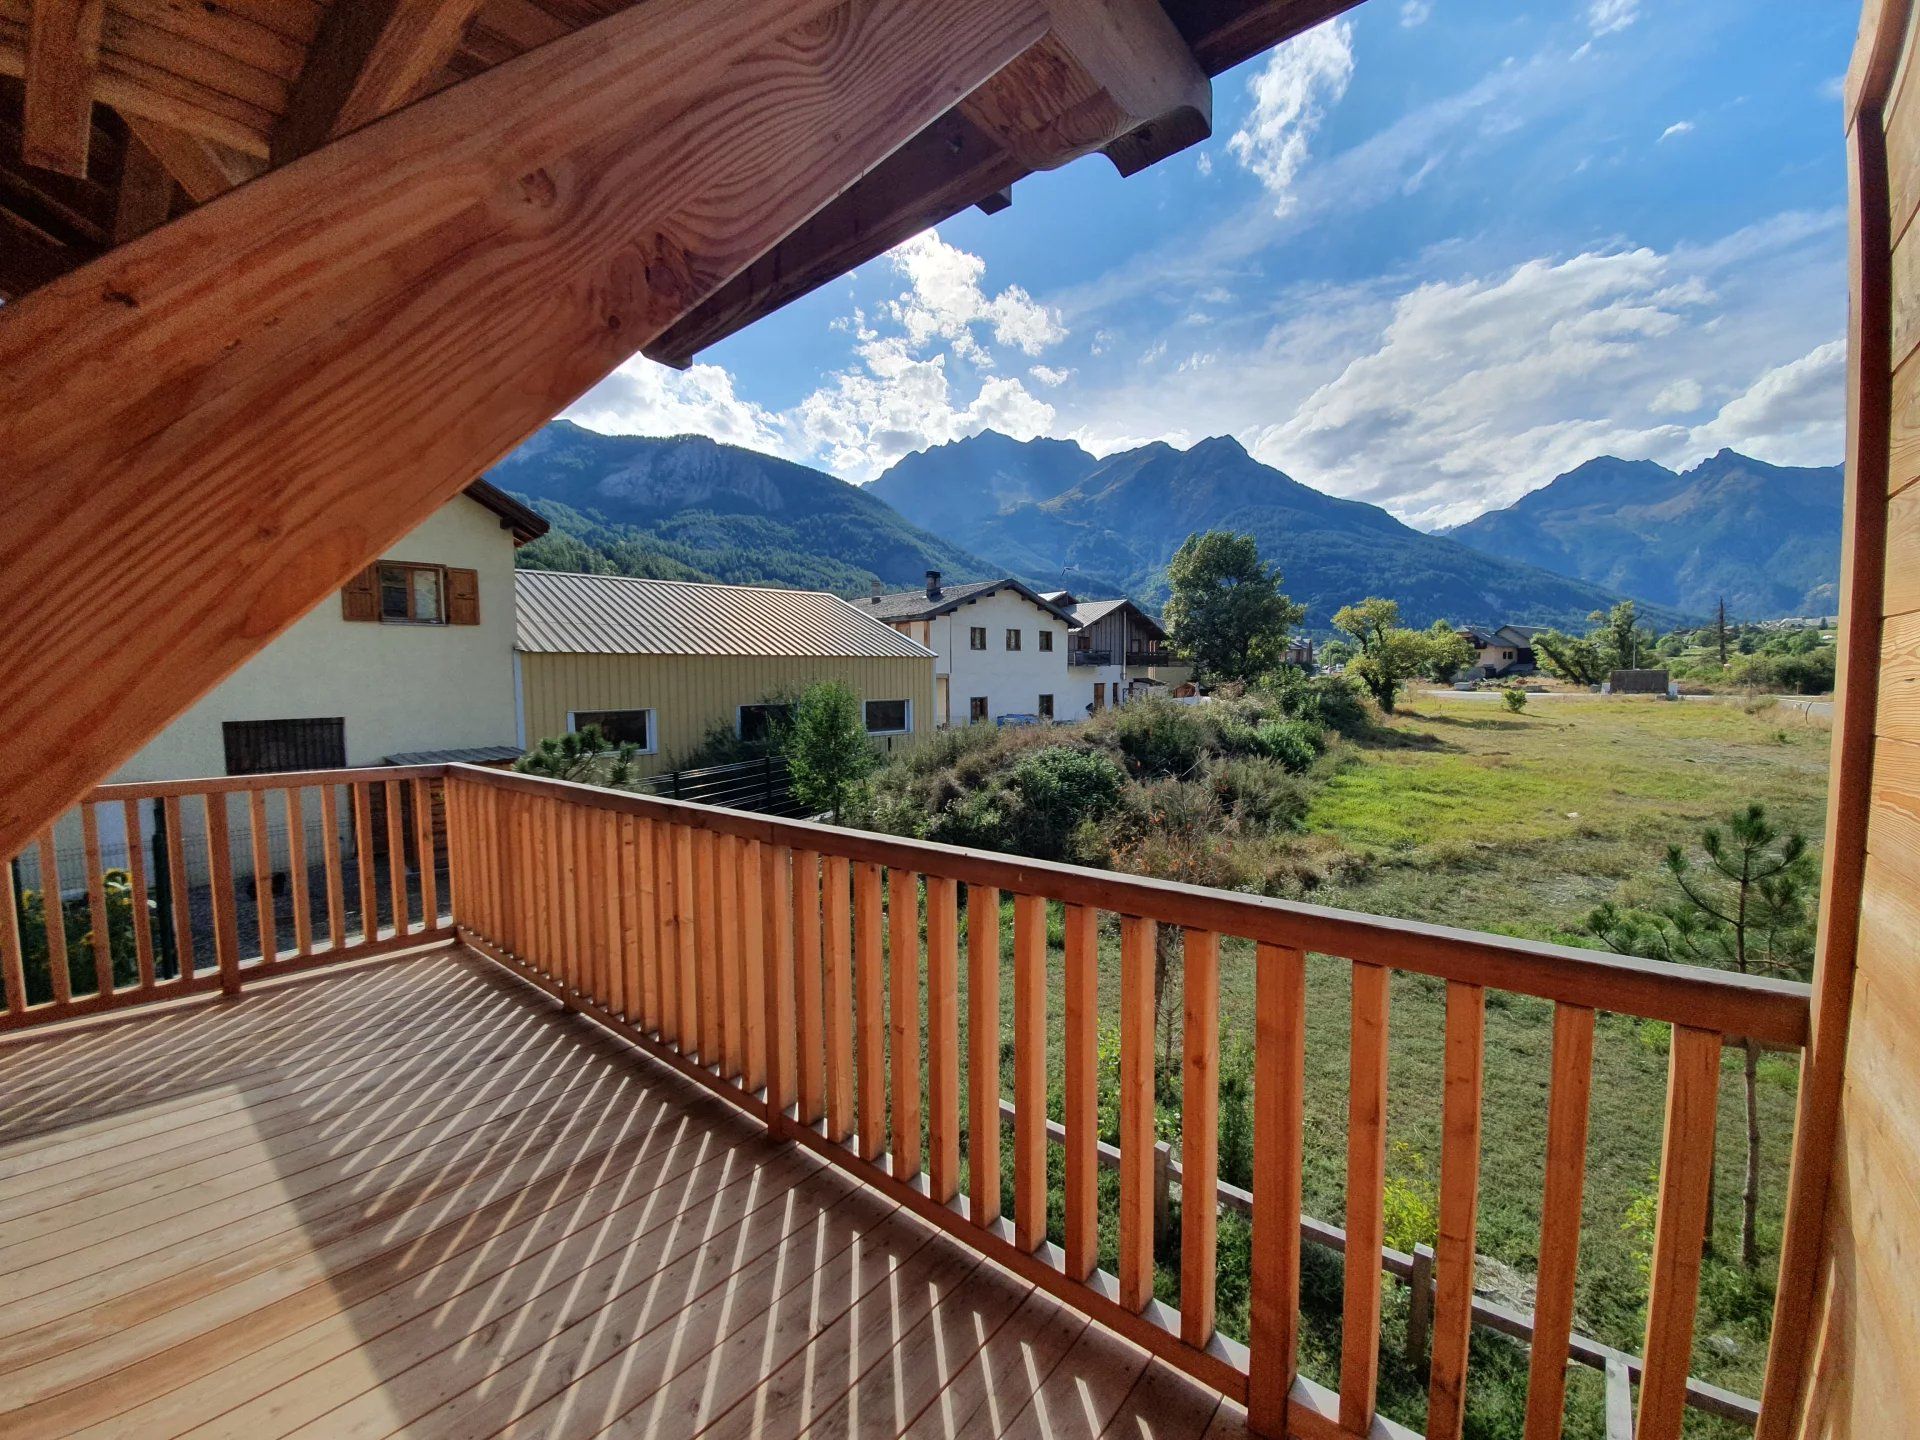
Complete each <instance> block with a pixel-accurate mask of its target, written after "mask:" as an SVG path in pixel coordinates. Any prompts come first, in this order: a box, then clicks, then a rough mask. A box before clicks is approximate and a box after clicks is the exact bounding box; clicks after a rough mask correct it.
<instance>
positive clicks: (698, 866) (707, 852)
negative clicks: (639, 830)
mask: <svg viewBox="0 0 1920 1440" xmlns="http://www.w3.org/2000/svg"><path fill="white" fill-rule="evenodd" d="M713 857H714V836H713V832H712V831H711V830H708V829H705V828H701V829H697V830H695V831H694V832H693V897H694V901H695V904H694V927H695V929H694V935H695V940H694V945H695V947H696V949H697V951H698V957H697V958H698V960H699V962H700V963H699V985H700V1063H701V1064H702V1065H705V1066H706V1067H707V1068H708V1069H718V1070H720V1071H721V1072H722V1073H724V1072H725V1056H724V1052H725V1046H726V1033H727V1016H726V997H725V996H724V995H723V994H722V993H721V990H720V926H719V913H720V897H719V890H718V886H716V885H715V884H714V858H713Z"/></svg>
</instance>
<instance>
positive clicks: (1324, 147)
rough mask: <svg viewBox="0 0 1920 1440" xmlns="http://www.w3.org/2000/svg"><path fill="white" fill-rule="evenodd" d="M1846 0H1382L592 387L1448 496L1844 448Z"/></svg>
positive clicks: (918, 442) (597, 407)
mask: <svg viewBox="0 0 1920 1440" xmlns="http://www.w3.org/2000/svg"><path fill="white" fill-rule="evenodd" d="M1856 19H1857V8H1856V7H1855V6H1854V5H1853V4H1851V3H1847V0H1685V3H1674V0H1561V3H1544V0H1534V3H1520V0H1368V3H1366V4H1363V5H1361V6H1360V7H1359V8H1358V9H1357V10H1354V11H1352V12H1349V14H1348V15H1347V16H1345V17H1343V18H1341V19H1339V20H1336V21H1333V22H1331V23H1329V24H1327V25H1324V26H1321V27H1319V28H1318V29H1316V30H1314V31H1311V32H1309V33H1308V34H1306V35H1303V36H1301V37H1299V38H1297V39H1295V40H1293V41H1291V42H1289V43H1288V44H1287V45H1284V46H1282V47H1280V48H1279V49H1278V50H1276V51H1273V52H1271V53H1270V54H1269V55H1266V56H1262V57H1258V58H1256V59H1255V60H1253V61H1251V62H1249V63H1248V64H1246V65H1244V66H1241V67H1240V68H1239V69H1237V70H1234V71H1231V72H1229V73H1227V74H1225V75H1222V76H1220V77H1219V78H1218V79H1216V80H1215V82H1214V135H1213V138H1212V139H1211V140H1209V141H1207V142H1206V143H1205V144H1204V145H1200V146H1196V147H1194V148H1193V149H1191V150H1189V151H1187V152H1185V153H1184V154H1181V155H1179V156H1176V157H1174V158H1173V159H1171V160H1168V161H1166V162H1163V163H1162V164H1161V165H1159V166H1157V167H1155V168H1154V169H1152V170H1149V171H1147V172H1145V173H1144V174H1141V175H1138V176H1135V177H1134V178H1133V179H1131V180H1125V181H1123V180H1121V179H1120V178H1119V176H1118V175H1117V174H1116V173H1115V172H1114V170H1113V168H1112V166H1111V165H1110V164H1108V162H1107V161H1105V160H1104V159H1102V158H1101V157H1098V156H1093V157H1089V158H1086V159H1083V160H1080V161H1076V162H1075V163H1073V164H1071V165H1069V166H1066V167H1064V168H1062V169H1061V170H1058V171H1055V172H1052V173H1050V174H1043V175H1036V176H1032V177H1030V178H1028V179H1026V180H1023V181H1021V182H1020V183H1019V184H1018V185H1017V186H1015V188H1014V203H1013V207H1012V208H1011V209H1009V210H1006V211H1003V212H1002V213H1001V214H999V215H997V216H992V217H989V216H984V215H981V214H979V213H978V212H974V211H970V212H968V213H966V214H964V215H962V216H959V217H956V218H955V219H954V220H952V221H949V222H948V223H946V224H944V225H942V226H940V227H939V229H938V230H937V232H934V233H932V234H929V235H924V236H921V237H919V238H918V239H916V240H913V241H910V242H908V243H907V244H906V245H904V246H902V247H900V248H899V249H897V250H895V251H894V252H893V253H892V254H891V255H889V256H887V257H885V258H882V259H880V260H876V261H874V262H872V263H870V264H868V265H865V266H863V267H861V268H860V270H859V271H857V272H856V273H854V274H853V275H850V276H848V277H845V278H843V279H841V280H839V281H836V282H835V283H833V284H831V285H828V286H826V287H824V288H823V289H822V290H820V291H819V292H817V293H815V294H814V295H812V296H809V297H807V298H806V299H804V300H802V301H800V302H798V303H796V304H794V305H792V306H790V307H788V308H787V309H786V310H784V311H782V312H780V313H779V314H777V315H774V316H771V317H769V318H768V319H766V320H763V321H762V322H760V323H759V324H758V325H757V326H755V327H753V328H752V329H750V330H748V331H746V332H743V333H742V334H740V335H738V336H735V337H734V338H732V339H730V340H728V341H726V342H724V343H722V344H720V345H718V346H715V347H714V348H713V349H711V350H709V351H707V352H706V353H705V354H704V355H703V356H702V357H701V359H700V362H699V363H698V364H696V365H695V366H694V367H693V369H691V370H690V371H687V372H685V373H677V372H673V371H669V370H665V369H663V368H661V367H659V366H656V365H653V364H651V363H650V362H647V361H644V360H635V361H633V362H631V363H630V364H628V365H627V366H624V367H622V369H621V370H620V371H619V372H617V373H616V374H615V375H614V376H612V377H610V378H609V379H608V380H607V381H605V382H603V383H602V384H601V385H600V386H598V387H596V388H595V390H594V391H593V392H591V393H590V394H589V395H588V396H586V397H585V398H584V399H583V400H582V401H581V402H580V403H579V404H578V405H576V406H575V407H573V409H572V410H571V411H570V412H569V413H570V414H572V415H573V417H574V418H575V419H578V420H580V421H581V422H582V423H585V424H588V425H591V426H593V427H594V428H596V429H602V430H608V431H615V432H624V433H645V434H677V433H684V432H695V433H702V434H709V435H713V436H715V437H716V438H719V439H723V440H729V441H733V442H735V443H740V444H745V445H750V446H753V447H755V448H757V449H762V450H767V451H770V452H774V453H778V454H783V455H788V456H791V457H792V458H794V459H798V460H803V461H806V462H808V463H810V464H815V465H818V466H820V467H821V468H823V469H826V470H829V471H831V472H832V473H834V474H837V475H840V476H842V477H843V478H845V479H848V480H852V481H865V480H868V479H871V478H873V476H875V475H877V474H879V473H880V472H881V471H882V470H883V469H885V468H886V466H887V465H889V464H891V463H892V462H893V461H894V460H897V459H898V458H899V457H900V456H901V455H903V454H905V453H907V452H908V451H911V450H916V449H922V448H925V447H926V446H928V445H932V444H939V443H944V442H946V441H950V440H953V439H957V438H959V437H961V436H964V435H966V434H970V433H973V432H975V431H977V430H980V429H982V428H986V427H988V426H991V427H993V428H995V429H1000V430H1004V431H1007V432H1009V433H1012V434H1015V435H1020V436H1022V437H1025V436H1030V435H1036V434H1046V435H1056V436H1063V437H1069V438H1072V439H1076V440H1078V441H1079V442H1080V443H1081V444H1083V445H1085V446H1086V447H1087V448H1088V449H1090V450H1092V451H1094V452H1095V453H1096V454H1106V453H1111V452H1112V451H1115V450H1119V449H1125V448H1128V447H1130V446H1133V445H1138V444H1143V443H1146V442H1148V441H1152V440H1167V441H1170V442H1172V443H1174V444H1178V445H1185V444H1190V443H1192V442H1193V441H1195V440H1198V439H1201V438H1203V437H1205V436H1207V435H1215V434H1231V435H1234V436H1236V437H1237V438H1238V439H1239V440H1240V441H1241V442H1242V443H1243V444H1245V445H1246V446H1247V447H1248V448H1249V449H1250V450H1252V451H1253V453H1254V454H1256V455H1257V456H1259V457H1260V458H1261V459H1262V460H1265V461H1266V462H1268V463H1269V464H1272V465H1274V466H1277V467H1278V468H1280V469H1282V470H1285V471H1286V472H1287V473H1289V474H1291V475H1293V476H1294V477H1295V478H1296V479H1300V480H1303V481H1306V482H1307V483H1308V484H1312V485H1316V486H1318V487H1320V488H1321V489H1324V490H1327V491H1329V492H1331V493H1334V494H1339V495H1345V496H1350V497H1353V498H1357V499H1364V500H1368V501H1371V502H1373V503H1375V504H1379V505H1384V506H1385V507H1386V508H1388V509H1389V510H1391V511H1393V512H1394V513H1395V514H1397V515H1399V516H1400V517H1401V518H1402V519H1405V520H1407V521H1409V522H1410V523H1413V524H1417V525H1421V526H1423V527H1432V526H1436V525H1444V524H1453V523H1458V522H1459V521H1462V520H1465V519H1468V518H1470V517H1471V516H1473V515H1475V514H1477V513H1479V512H1480V511H1482V510H1484V509H1487V508H1489V507H1492V506H1498V505H1502V504H1506V503H1508V502H1510V501H1511V500H1513V499H1515V498H1517V497H1518V496H1519V495H1521V494H1523V493H1524V492H1525V491H1527V490H1530V489H1533V488H1535V487H1536V486H1538V485H1541V484H1544V483H1545V482H1546V481H1548V480H1550V479H1551V478H1552V477H1553V476H1554V475H1555V474H1557V473H1560V472H1561V471H1563V470H1566V469H1569V468H1571V467H1572V466H1573V465H1575V464H1578V463H1579V462H1580V461H1582V460H1584V459H1587V458H1589V457H1591V456H1593V455H1596V454H1608V453H1610V454H1619V455H1625V456H1629V457H1634V458H1638V457H1642V456H1645V457H1650V458H1653V459H1657V460H1660V461H1662V462H1663V463H1666V464H1670V465H1676V466H1684V465H1688V464H1692V463H1694V462H1695V461H1697V460H1699V459H1701V458H1703V457H1704V456H1706V455H1710V454H1712V453H1713V452H1714V451H1716V450H1718V449H1720V448H1721V447H1722V446H1732V447H1733V448H1735V449H1739V450H1743V451H1746V452H1747V453H1750V454H1754V455H1757V456H1758V457H1760V458H1761V459H1765V460H1771V461H1774V462H1776V463H1780V464H1826V463H1832V462H1835V461H1837V460H1838V459H1839V458H1840V454H1841V444H1842V435H1843V413H1842V401H1841V395H1842V388H1843V381H1844V371H1845V356H1844V346H1843V343H1842V338H1843V336H1844V332H1845V320H1846V217H1845V209H1844V203H1845V198H1846V176H1845V169H1844V163H1843V156H1842V149H1841V128H1840V101H1839V81H1840V76H1841V74H1842V72H1843V71H1844V69H1845V66H1846V61H1847V56H1848V52H1849V50H1850V49H1851V46H1852V40H1853V30H1854V25H1855V22H1856Z"/></svg>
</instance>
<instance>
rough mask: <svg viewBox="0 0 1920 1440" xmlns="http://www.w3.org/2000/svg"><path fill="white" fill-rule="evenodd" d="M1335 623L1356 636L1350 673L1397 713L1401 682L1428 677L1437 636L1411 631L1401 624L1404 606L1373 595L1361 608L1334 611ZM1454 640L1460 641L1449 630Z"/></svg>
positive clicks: (1360, 604) (1359, 605)
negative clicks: (1422, 676)
mask: <svg viewBox="0 0 1920 1440" xmlns="http://www.w3.org/2000/svg"><path fill="white" fill-rule="evenodd" d="M1333 623H1334V624H1335V625H1336V626H1338V627H1339V628H1340V629H1342V630H1344V631H1346V632H1347V634H1349V635H1351V636H1352V637H1353V644H1354V649H1355V651H1356V652H1357V653H1356V654H1355V656H1354V658H1353V659H1352V660H1351V661H1350V662H1349V663H1348V665H1347V673H1348V674H1349V675H1352V676H1354V677H1355V678H1356V679H1358V680H1359V681H1360V683H1361V684H1362V685H1365V686H1366V687H1367V691H1368V693H1369V694H1371V695H1372V696H1373V698H1374V699H1375V700H1376V701H1377V702H1379V705H1380V708H1381V709H1382V710H1384V711H1386V712H1387V713H1388V714H1389V715H1391V714H1392V713H1393V699H1394V694H1395V692H1396V691H1398V690H1399V688H1400V685H1401V682H1402V681H1405V680H1410V679H1412V678H1413V677H1415V676H1416V675H1424V674H1426V673H1427V672H1428V671H1429V669H1431V667H1432V665H1433V661H1434V653H1433V652H1434V635H1433V633H1432V632H1429V631H1424V630H1409V629H1406V628H1405V627H1404V626H1402V625H1401V623H1400V606H1399V605H1398V604H1397V603H1396V602H1395V601H1392V600H1383V599H1381V598H1380V597H1379V596H1377V595H1376V596H1371V597H1369V598H1368V599H1365V600H1362V601H1361V602H1360V603H1359V604H1357V605H1344V606H1342V607H1341V608H1340V609H1339V610H1337V611H1335V612H1334V616H1333ZM1447 633H1448V636H1449V638H1450V639H1454V638H1458V637H1455V636H1454V635H1453V632H1452V631H1451V630H1449V631H1448V632H1447Z"/></svg>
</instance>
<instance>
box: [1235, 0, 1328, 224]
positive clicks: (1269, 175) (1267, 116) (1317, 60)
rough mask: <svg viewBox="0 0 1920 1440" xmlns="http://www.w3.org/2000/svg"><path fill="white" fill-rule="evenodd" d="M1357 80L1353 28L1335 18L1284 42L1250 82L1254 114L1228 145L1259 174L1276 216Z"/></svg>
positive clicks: (1290, 200) (1289, 202)
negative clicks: (1318, 136) (1334, 109)
mask: <svg viewBox="0 0 1920 1440" xmlns="http://www.w3.org/2000/svg"><path fill="white" fill-rule="evenodd" d="M1352 78H1353V27H1352V26H1351V25H1349V24H1348V23H1347V22H1346V21H1344V20H1335V21H1332V22H1330V23H1328V24H1325V25H1320V26H1316V27H1315V28H1314V29H1312V30H1309V31H1307V32H1306V33H1305V34H1303V35H1299V36H1296V37H1295V38H1294V39H1292V40H1289V41H1288V42H1287V43H1286V44H1284V45H1281V46H1279V47H1278V48H1277V49H1275V50H1274V52H1273V54H1272V55H1271V56H1270V57H1269V58H1268V60H1267V63H1266V64H1265V66H1263V67H1262V68H1261V70H1260V72H1259V73H1258V74H1257V75H1255V76H1254V77H1253V79H1252V80H1251V81H1250V82H1249V83H1248V88H1249V91H1250V93H1251V95H1252V97H1253V112H1252V114H1250V115H1249V116H1248V117H1247V119H1246V123H1245V124H1243V125H1242V126H1241V127H1240V128H1239V129H1238V130H1236V131H1234V132H1233V135H1232V137H1231V138H1229V139H1228V141H1227V148H1228V149H1229V150H1231V151H1232V152H1233V154H1234V156H1235V157H1236V158H1237V159H1238V160H1239V161H1240V163H1241V164H1242V165H1244V166H1245V167H1246V168H1247V169H1249V170H1251V171H1252V172H1253V173H1254V174H1255V175H1258V176H1259V177H1260V180H1261V182H1262V183H1263V184H1264V185H1265V186H1266V188H1267V191H1268V193H1269V194H1270V195H1271V196H1272V197H1273V208H1274V212H1275V213H1276V214H1280V215H1284V214H1286V213H1287V212H1288V211H1289V210H1291V209H1292V208H1293V206H1294V203H1295V202H1294V196H1293V184H1294V177H1295V176H1297V175H1298V174H1299V173H1300V168H1301V166H1303V165H1305V164H1306V163H1307V155H1308V150H1309V143H1310V142H1311V140H1312V138H1313V135H1314V132H1315V131H1317V130H1318V129H1319V128H1320V122H1321V121H1322V120H1323V119H1324V118H1325V116H1326V111H1327V107H1328V106H1330V105H1333V104H1336V103H1338V101H1339V100H1340V97H1341V96H1343V95H1345V94H1346V93H1347V84H1348V82H1349V81H1350V80H1352Z"/></svg>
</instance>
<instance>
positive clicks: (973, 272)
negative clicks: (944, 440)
mask: <svg viewBox="0 0 1920 1440" xmlns="http://www.w3.org/2000/svg"><path fill="white" fill-rule="evenodd" d="M888 259H889V261H890V262H891V264H892V265H893V268H894V269H895V270H896V271H897V272H899V273H900V274H901V275H903V276H905V277H906V280H907V285H908V287H909V288H908V290H907V293H906V294H904V295H902V296H901V297H900V298H899V299H897V300H895V301H893V302H892V305H891V313H892V315H893V318H894V319H895V320H897V321H899V322H900V324H901V325H902V326H904V327H905V329H906V332H907V339H908V340H909V341H910V342H911V343H912V344H913V345H914V346H915V347H916V348H920V347H924V346H925V345H927V344H929V343H930V342H932V341H934V340H945V341H947V342H948V343H950V344H952V345H954V346H955V347H956V348H957V349H958V350H959V351H960V352H961V353H962V354H963V355H965V357H966V358H968V359H971V360H974V361H976V362H978V361H979V360H981V359H982V358H983V357H984V355H985V351H984V350H983V349H982V348H981V346H980V342H979V341H978V339H977V338H976V337H975V335H974V327H975V326H986V327H988V328H989V329H990V330H991V332H992V334H993V338H994V339H995V340H996V341H998V342H999V343H1000V344H1002V345H1012V346H1014V347H1015V348H1017V349H1019V350H1022V351H1024V352H1025V353H1026V354H1028V355H1038V354H1039V353H1040V352H1041V351H1042V350H1045V349H1046V348H1047V347H1048V346H1051V345H1055V344H1058V343H1059V342H1060V341H1061V340H1064V339H1065V338H1066V334H1067V332H1066V330H1065V328H1064V327H1063V326H1062V325H1061V324H1060V317H1059V315H1058V314H1056V313H1055V312H1054V311H1052V310H1050V309H1049V308H1048V307H1046V306H1045V305H1041V304H1038V303H1036V302H1035V301H1034V299H1033V297H1032V296H1030V295H1028V294H1027V292H1026V291H1025V290H1023V289H1021V288H1020V287H1019V286H1018V285H1010V286H1008V287H1007V288H1006V289H1005V290H1002V291H1001V292H1000V293H999V294H998V295H994V296H991V297H990V296H988V294H987V293H986V291H985V290H983V289H982V288H981V285H980V281H981V278H982V277H983V276H984V275H985V274H986V270H987V262H986V261H984V260H982V259H981V258H980V257H979V256H978V255H974V254H970V253H969V252H967V251H965V250H962V249H960V248H959V247H958V246H954V245H949V244H947V243H946V241H944V240H942V239H941V238H940V234H939V232H938V231H936V230H928V231H926V232H924V233H923V234H920V235H916V236H914V237H913V238H912V239H911V240H908V241H906V242H905V243H903V244H901V245H898V246H896V247H894V249H893V251H892V253H891V254H890V255H889V256H888Z"/></svg>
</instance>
